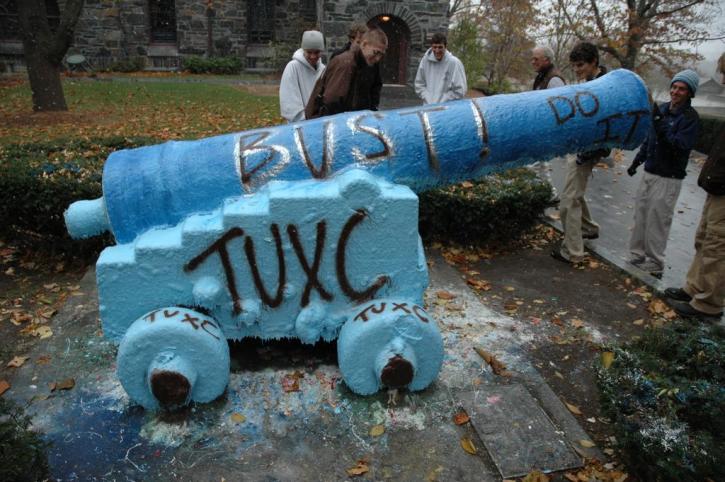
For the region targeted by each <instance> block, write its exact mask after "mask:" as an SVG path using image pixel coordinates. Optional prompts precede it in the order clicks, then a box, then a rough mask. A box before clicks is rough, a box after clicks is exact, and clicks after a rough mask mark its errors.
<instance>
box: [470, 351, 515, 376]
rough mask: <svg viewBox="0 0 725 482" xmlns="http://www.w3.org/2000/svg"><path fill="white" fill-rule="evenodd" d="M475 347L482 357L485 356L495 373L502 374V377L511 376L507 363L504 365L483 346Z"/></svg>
mask: <svg viewBox="0 0 725 482" xmlns="http://www.w3.org/2000/svg"><path fill="white" fill-rule="evenodd" d="M473 349H474V350H476V353H478V354H479V356H480V357H481V358H483V359H484V361H485V362H486V363H488V364H489V366H490V367H491V370H492V371H493V373H495V374H496V375H500V376H502V377H510V376H511V372H509V371H508V370H506V365H504V364H503V363H502V362H501V361H500V360H499V359H498V358H496V357H495V356H494V355H492V354H491V353H489V352H487V351H486V350H484V349H483V348H478V347H474V348H473Z"/></svg>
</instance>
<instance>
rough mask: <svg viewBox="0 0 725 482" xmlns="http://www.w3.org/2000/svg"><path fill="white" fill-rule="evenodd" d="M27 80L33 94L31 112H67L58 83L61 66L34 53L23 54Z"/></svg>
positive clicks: (59, 83)
mask: <svg viewBox="0 0 725 482" xmlns="http://www.w3.org/2000/svg"><path fill="white" fill-rule="evenodd" d="M25 63H26V65H27V68H28V79H29V80H30V88H31V90H32V92H33V110H34V111H36V112H39V111H55V110H68V106H67V105H66V102H65V95H63V84H62V83H61V81H60V71H61V66H60V64H59V63H57V64H56V63H53V62H50V61H49V60H48V59H47V58H46V57H45V56H44V55H42V54H41V53H39V52H37V51H35V52H27V50H26V54H25Z"/></svg>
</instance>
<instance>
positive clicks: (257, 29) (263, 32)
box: [247, 0, 274, 44]
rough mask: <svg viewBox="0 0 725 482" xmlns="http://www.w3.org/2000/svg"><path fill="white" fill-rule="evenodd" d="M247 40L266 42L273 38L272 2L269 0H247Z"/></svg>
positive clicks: (253, 42)
mask: <svg viewBox="0 0 725 482" xmlns="http://www.w3.org/2000/svg"><path fill="white" fill-rule="evenodd" d="M247 30H248V32H249V38H248V39H247V42H249V43H252V44H258V43H267V42H270V41H271V40H272V38H273V36H272V33H273V31H274V2H270V1H269V0H249V1H248V2H247Z"/></svg>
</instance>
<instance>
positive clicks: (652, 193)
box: [627, 70, 700, 276]
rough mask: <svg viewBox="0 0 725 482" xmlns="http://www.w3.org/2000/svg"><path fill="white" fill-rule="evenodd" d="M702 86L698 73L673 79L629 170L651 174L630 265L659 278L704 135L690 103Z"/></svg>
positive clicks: (640, 198) (642, 189) (637, 215)
mask: <svg viewBox="0 0 725 482" xmlns="http://www.w3.org/2000/svg"><path fill="white" fill-rule="evenodd" d="M699 82H700V78H699V76H698V75H697V73H696V72H694V71H692V70H683V71H682V72H680V73H678V74H677V75H675V76H674V77H673V78H672V81H671V82H670V102H665V103H663V104H661V105H660V106H659V107H658V106H657V104H654V105H653V107H652V118H653V122H652V130H651V131H650V133H649V136H648V137H647V139H646V140H645V142H644V144H642V147H641V148H640V150H639V152H638V153H637V156H636V157H635V158H634V161H633V162H632V165H631V166H630V167H629V169H627V173H628V174H629V175H630V176H634V174H635V172H636V171H637V167H638V166H639V165H640V164H644V171H645V172H644V176H643V178H642V181H641V182H640V185H639V189H638V190H637V197H636V201H635V208H634V229H633V230H632V237H631V239H630V241H629V251H630V254H631V258H630V261H629V262H630V263H631V264H633V265H635V266H637V267H639V268H640V269H641V270H643V271H646V272H649V273H650V274H652V275H654V276H661V275H662V269H663V268H664V263H665V259H664V256H665V247H666V246H667V237H668V236H669V233H670V226H671V225H672V215H673V214H674V211H675V204H676V203H677V198H678V197H679V195H680V189H681V188H682V179H684V178H685V175H686V174H687V172H686V170H685V169H686V168H687V162H688V160H689V157H690V151H691V150H692V148H693V146H694V145H695V141H696V140H697V136H698V133H699V131H700V117H699V116H698V115H697V112H696V111H695V109H693V108H692V106H691V105H690V100H691V99H692V98H693V97H695V92H697V87H698V85H699Z"/></svg>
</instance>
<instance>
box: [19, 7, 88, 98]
mask: <svg viewBox="0 0 725 482" xmlns="http://www.w3.org/2000/svg"><path fill="white" fill-rule="evenodd" d="M83 2H84V0H66V2H65V8H64V10H63V12H62V13H61V17H60V24H59V25H58V27H57V29H55V31H53V30H51V28H50V25H49V24H48V13H47V11H46V8H45V1H44V0H23V1H21V2H18V19H19V21H20V27H21V32H22V36H23V51H24V53H25V63H26V65H27V67H28V79H29V80H30V89H31V90H32V92H33V110H34V111H49V110H50V111H57V110H68V106H67V105H66V102H65V96H64V95H63V85H62V84H61V81H60V72H61V69H62V61H63V57H64V56H65V53H66V52H67V51H68V47H70V44H71V42H72V41H73V31H74V29H75V26H76V23H77V22H78V18H79V17H80V14H81V10H82V9H83Z"/></svg>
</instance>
